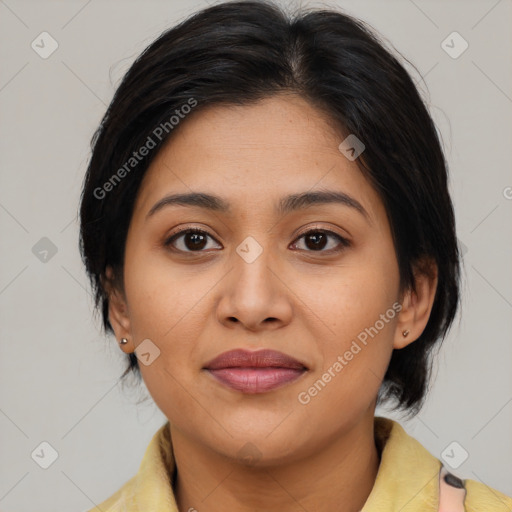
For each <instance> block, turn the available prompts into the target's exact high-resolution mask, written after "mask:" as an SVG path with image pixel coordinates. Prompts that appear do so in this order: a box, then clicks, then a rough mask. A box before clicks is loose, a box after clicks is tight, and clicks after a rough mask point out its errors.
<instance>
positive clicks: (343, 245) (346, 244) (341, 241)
mask: <svg viewBox="0 0 512 512" xmlns="http://www.w3.org/2000/svg"><path fill="white" fill-rule="evenodd" d="M188 233H199V234H202V235H205V236H208V237H210V238H213V239H214V237H213V236H212V235H211V234H210V233H208V231H205V230H203V229H199V228H185V229H182V230H181V231H177V232H176V233H174V234H173V235H172V236H170V237H169V238H167V239H166V241H165V242H164V245H165V246H166V247H172V244H173V242H175V241H176V240H177V239H178V238H179V237H181V236H183V235H186V234H188ZM311 233H322V234H325V235H328V236H332V237H334V238H336V239H337V240H338V242H339V245H340V246H341V248H338V249H329V250H327V251H325V250H319V251H313V250H307V249H301V250H305V251H306V252H312V253H327V254H333V253H338V252H341V251H343V250H344V249H346V248H347V247H350V245H351V243H350V242H349V241H348V240H347V239H346V238H343V237H342V236H341V235H339V234H338V233H335V232H334V231H330V230H328V229H320V228H313V229H310V230H308V231H305V232H304V233H301V234H300V235H299V236H298V237H297V238H296V240H300V239H301V238H304V237H306V236H307V235H310V234H311ZM214 240H215V239H214ZM295 244H296V242H293V245H295ZM171 250H173V251H175V252H181V253H189V254H190V253H201V252H207V251H204V250H200V251H183V250H181V249H176V248H172V249H171Z"/></svg>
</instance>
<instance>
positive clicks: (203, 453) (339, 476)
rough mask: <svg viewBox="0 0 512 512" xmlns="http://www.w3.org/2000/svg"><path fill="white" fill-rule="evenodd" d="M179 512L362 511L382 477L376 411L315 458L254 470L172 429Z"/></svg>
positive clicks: (318, 448)
mask: <svg viewBox="0 0 512 512" xmlns="http://www.w3.org/2000/svg"><path fill="white" fill-rule="evenodd" d="M171 436H172V442H173V449H174V457H175V462H176V467H177V468H178V471H177V477H176V482H175V495H176V500H177V504H178V507H179V510H184V511H189V510H190V511H194V509H195V510H197V511H198V512H201V511H206V510H207V511H208V512H221V511H222V512H224V511H225V510H236V511H239V512H249V511H254V510H266V511H268V512H274V511H275V512H277V511H280V512H288V511H290V512H291V511H292V510H293V511H296V510H299V509H303V510H315V511H316V512H327V511H329V512H330V511H332V510H338V511H339V510H342V511H343V512H356V511H360V510H361V509H362V507H363V506H364V503H365V502H366V500H367V498H368V496H369V494H370V492H371V490H372V488H373V485H374V482H375V479H376V477H377V471H378V467H379V453H378V451H377V448H376V446H375V440H374V431H373V411H372V414H371V416H368V417H365V418H363V419H362V420H361V422H360V423H358V424H356V425H355V426H354V427H353V428H352V429H351V430H350V431H348V432H343V433H342V434H338V435H337V436H335V438H334V439H331V440H328V441H326V442H325V443H324V445H322V446H319V447H317V448H316V449H315V451H314V454H313V455H310V456H308V457H304V458H302V459H300V460H298V461H294V462H293V463H290V464H287V465H269V466H266V467H248V466H245V465H241V464H240V463H239V462H236V461H233V460H232V459H227V458H226V457H224V456H222V455H219V454H218V453H215V452H212V451H210V450H209V449H206V448H204V447H202V446H201V445H199V444H197V442H194V441H193V440H191V439H189V438H187V437H186V436H185V435H184V434H183V432H181V431H179V430H177V429H176V428H175V427H174V426H173V425H172V424H171Z"/></svg>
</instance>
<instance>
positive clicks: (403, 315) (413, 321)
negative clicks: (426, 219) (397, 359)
mask: <svg viewBox="0 0 512 512" xmlns="http://www.w3.org/2000/svg"><path fill="white" fill-rule="evenodd" d="M414 280H415V288H416V291H413V290H412V289H409V290H407V291H406V292H405V293H404V295H403V300H402V309H401V310H400V313H399V315H398V322H397V325H396V330H395V339H394V342H393V348H395V349H400V348H404V347H406V346H407V345H409V344H410V343H412V342H413V341H415V340H417V339H418V338H419V337H420V336H421V333H422V332H423V331H424V329H425V327H426V325H427V322H428V319H429V317H430V312H431V311H432V306H433V305H434V298H435V295H436V290H437V282H438V271H437V265H436V263H435V262H434V261H432V260H428V261H427V260H423V261H422V262H420V264H418V265H416V266H415V268H414ZM404 331H409V333H408V334H407V336H404V335H403V332H404Z"/></svg>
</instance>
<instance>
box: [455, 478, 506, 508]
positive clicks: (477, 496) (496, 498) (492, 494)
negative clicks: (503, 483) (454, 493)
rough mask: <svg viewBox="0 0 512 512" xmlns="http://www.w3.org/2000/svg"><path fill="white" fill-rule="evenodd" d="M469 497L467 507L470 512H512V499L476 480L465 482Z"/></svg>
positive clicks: (467, 497)
mask: <svg viewBox="0 0 512 512" xmlns="http://www.w3.org/2000/svg"><path fill="white" fill-rule="evenodd" d="M463 482H464V487H465V488H466V491H467V495H466V501H465V506H466V510H467V511H468V512H479V511H480V510H489V511H491V510H492V511H495V512H511V511H512V497H510V496H506V495H505V494H503V493H501V492H500V491H498V490H496V489H493V488H492V487H489V486H487V485H485V484H483V483H481V482H477V481H476V480H469V479H468V480H463Z"/></svg>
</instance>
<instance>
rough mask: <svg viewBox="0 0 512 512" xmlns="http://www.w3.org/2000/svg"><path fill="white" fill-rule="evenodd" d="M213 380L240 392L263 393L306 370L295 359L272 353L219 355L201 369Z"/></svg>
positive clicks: (242, 352) (229, 352)
mask: <svg viewBox="0 0 512 512" xmlns="http://www.w3.org/2000/svg"><path fill="white" fill-rule="evenodd" d="M204 369H205V370H207V371H208V372H209V373H210V374H211V375H212V376H213V377H214V378H215V379H216V380H217V381H219V382H220V383H222V384H224V385H226V386H227V387H229V388H232V389H235V390H238V391H242V392H244V393H251V394H252V393H264V392H267V391H271V390H273V389H276V388H279V387H281V386H284V385H285V384H287V383H289V382H292V381H294V380H296V379H298V378H299V377H300V376H302V375H303V374H304V373H305V372H307V371H308V368H307V366H306V365H305V364H304V363H302V362H301V361H298V360H297V359H295V358H293V357H291V356H289V355H287V354H284V353H282V352H278V351H276V350H269V349H263V350H258V351H249V350H244V349H237V350H230V351H228V352H223V353H222V354H220V355H219V356H217V357H215V358H214V359H212V360H211V361H210V362H209V363H207V364H206V365H205V366H204Z"/></svg>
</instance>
